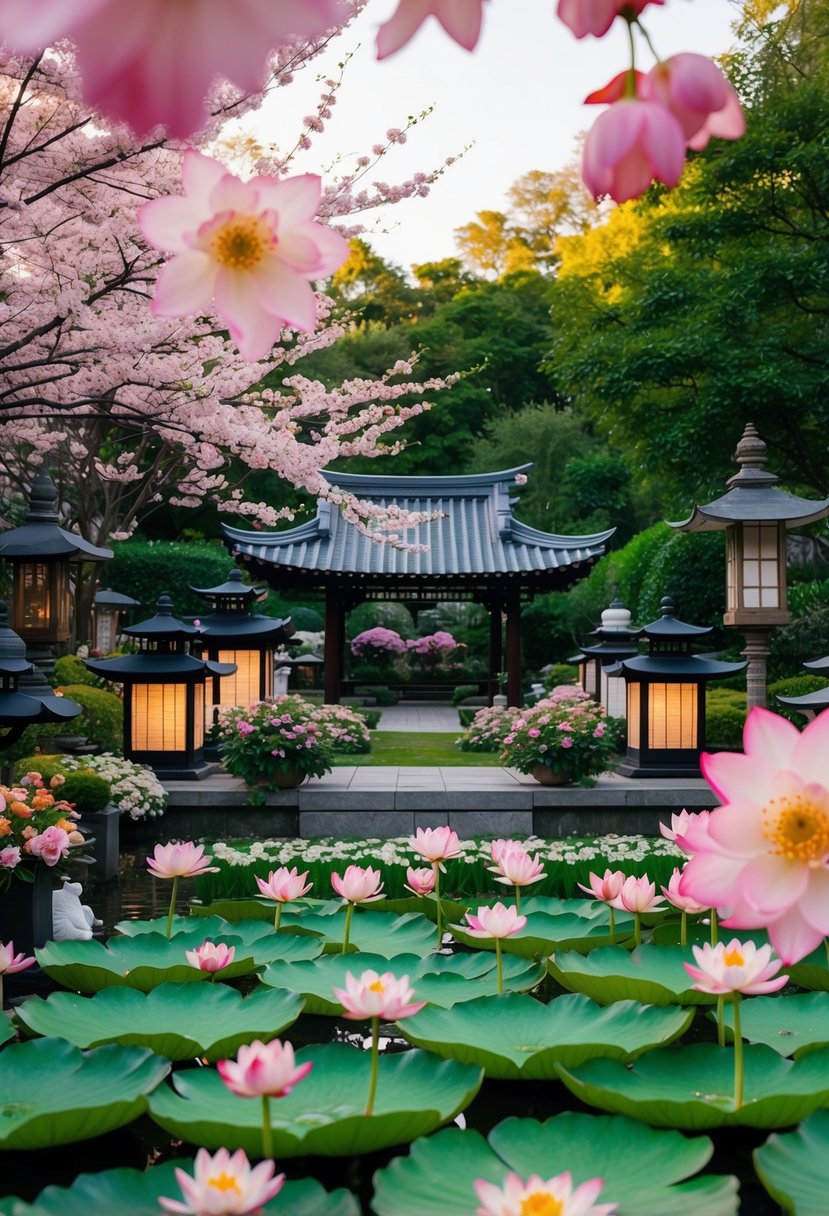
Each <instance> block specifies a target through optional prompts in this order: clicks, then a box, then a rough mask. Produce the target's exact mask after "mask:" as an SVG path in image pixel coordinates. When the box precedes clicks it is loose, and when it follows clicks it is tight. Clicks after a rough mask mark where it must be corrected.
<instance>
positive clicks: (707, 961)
mask: <svg viewBox="0 0 829 1216" xmlns="http://www.w3.org/2000/svg"><path fill="white" fill-rule="evenodd" d="M691 949H692V950H693V952H694V958H695V959H696V960H697V966H696V967H694V966H693V965H692V964H691V963H683V964H682V965H683V967H684V968H685V970H686V971H687V972H688V974H689V975H690V976H691V979H693V980H695V981H696V982H695V983H694V984H692V985H691V986H692V987H693V988H696V989H697V990H698V991H699V992H710V993H711V994H712V995H714V996H720V995H721V994H730V993H734V992H744V993H746V995H759V994H762V993H767V992H777V991H778V989H780V988H782V987H783V986H784V985H785V984H786V982H787V980H788V978H789V977H788V976H787V975H777V972H778V971H779V970H780V968H781V967H782V965H783V964H782V963H781V962H780V960H779V959H772V957H771V954H772V949H771V946H760V947H759V948H758V947H757V946H755V944H754V942H741V941H738V939H737V938H736V937H735V938H734V939H733V940H732V941H730V942H729V943H728V944H727V945H726V944H725V943H724V942H718V943H717V945H716V946H712V945H710V944H709V943H708V942H706V943H705V945H703V946H692V947H691ZM772 977H776V978H772Z"/></svg>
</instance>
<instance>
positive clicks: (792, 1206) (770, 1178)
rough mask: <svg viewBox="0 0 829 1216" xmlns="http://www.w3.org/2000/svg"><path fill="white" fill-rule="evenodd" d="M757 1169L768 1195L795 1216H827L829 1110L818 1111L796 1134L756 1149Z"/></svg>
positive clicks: (776, 1137)
mask: <svg viewBox="0 0 829 1216" xmlns="http://www.w3.org/2000/svg"><path fill="white" fill-rule="evenodd" d="M754 1167H755V1169H756V1170H757V1174H758V1176H759V1178H760V1181H761V1182H762V1184H763V1186H764V1187H765V1188H766V1190H767V1191H768V1193H769V1194H770V1195H771V1196H772V1197H773V1198H774V1199H776V1200H777V1202H778V1203H779V1204H780V1205H781V1207H783V1208H784V1209H785V1210H786V1211H787V1212H791V1213H792V1216H826V1196H827V1193H829V1111H825V1110H817V1111H815V1113H814V1114H813V1115H810V1116H809V1118H808V1119H807V1120H806V1122H805V1123H801V1125H800V1127H798V1128H797V1129H796V1131H793V1132H786V1133H785V1135H782V1136H778V1135H773V1136H769V1138H768V1140H767V1141H766V1143H765V1144H763V1145H761V1146H760V1148H756V1149H755V1150H754Z"/></svg>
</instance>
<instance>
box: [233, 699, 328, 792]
mask: <svg viewBox="0 0 829 1216" xmlns="http://www.w3.org/2000/svg"><path fill="white" fill-rule="evenodd" d="M317 713H318V706H316V705H314V704H313V703H312V702H310V701H306V700H304V699H303V698H302V697H297V696H294V695H287V696H279V697H270V698H268V699H267V700H265V701H257V702H254V704H253V705H249V706H246V707H245V706H234V707H233V708H232V709H226V710H224V711H223V712H222V713H221V715H220V717H219V741H220V747H221V754H222V763H223V764H224V766H225V768H226V769H227V771H228V772H229V773H232V774H233V776H234V777H241V778H242V780H243V781H244V782H245V784H246V785H248V786H250V787H251V788H255V789H257V790H258V791H259V790H262V789H266V790H275V789H278V788H280V787H279V786H278V785H277V784H276V774H278V773H284V774H286V775H287V774H290V773H292V772H294V771H295V770H296V769H299V770H300V772H302V773H304V774H305V775H306V776H309V777H321V776H322V775H323V773H327V772H330V770H331V765H332V759H333V748H332V746H331V739H330V735H329V733H328V732H327V730H326V729H324V728H323V726H322V725H321V724H320V722H319V720H318V719H317V718H316V716H315V715H316V714H317ZM261 797H262V795H260V794H258V793H257V796H256V798H254V801H256V800H260V801H261Z"/></svg>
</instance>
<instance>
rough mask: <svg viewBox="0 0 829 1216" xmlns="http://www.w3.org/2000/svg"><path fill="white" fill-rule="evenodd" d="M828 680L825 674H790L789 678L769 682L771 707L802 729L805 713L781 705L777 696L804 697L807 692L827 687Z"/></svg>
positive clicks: (804, 723) (769, 703) (769, 704)
mask: <svg viewBox="0 0 829 1216" xmlns="http://www.w3.org/2000/svg"><path fill="white" fill-rule="evenodd" d="M827 682H828V681H827V680H826V678H825V677H824V676H811V675H802V676H790V677H789V679H787V680H775V681H774V683H773V684H769V686H768V689H767V693H768V706H769V709H773V710H774V712H775V713H776V714H780V716H781V717H783V718H788V719H789V721H790V722H794V724H795V726H799V727H801V729H802V728H803V727H804V726H805V725H806V719H805V718H804V717H803V714H802V713H798V711H797V710H796V709H792V708H790V706H788V705H780V704H779V702H778V700H777V698H778V697H803V696H805V695H806V693H807V692H819V691H820V689H822V688H825V687H826V685H827Z"/></svg>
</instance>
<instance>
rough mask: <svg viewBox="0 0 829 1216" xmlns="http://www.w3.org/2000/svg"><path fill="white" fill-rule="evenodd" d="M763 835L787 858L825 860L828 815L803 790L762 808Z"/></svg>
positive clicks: (776, 799)
mask: <svg viewBox="0 0 829 1216" xmlns="http://www.w3.org/2000/svg"><path fill="white" fill-rule="evenodd" d="M763 815H764V816H765V821H766V822H765V825H764V827H763V835H764V836H765V838H766V840H769V841H771V843H772V844H773V845H774V846H775V847H774V848H773V849H772V852H773V853H777V854H779V855H780V856H782V857H785V858H786V860H787V861H801V862H822V861H823V860H824V859H825V858H826V856H827V854H829V815H827V814H826V812H825V811H824V810H822V809H821V808H820V807H818V806H816V805H815V804H814V802H811V801H810V800H809V799H808V798H806V797H804V796H803V795H802V794H795V795H794V796H792V797H788V798H773V799H772V800H771V802H770V803H769V804H768V806H766V807H764V808H763Z"/></svg>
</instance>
